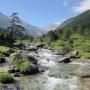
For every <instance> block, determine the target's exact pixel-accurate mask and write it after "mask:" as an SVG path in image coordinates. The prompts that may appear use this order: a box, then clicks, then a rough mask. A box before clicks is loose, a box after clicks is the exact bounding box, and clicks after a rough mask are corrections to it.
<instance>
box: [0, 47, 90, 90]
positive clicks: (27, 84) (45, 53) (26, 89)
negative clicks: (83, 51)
mask: <svg viewBox="0 0 90 90" xmlns="http://www.w3.org/2000/svg"><path fill="white" fill-rule="evenodd" d="M31 48H33V50H31ZM13 55H15V53H13V54H11V57H10V58H9V57H8V58H6V59H7V62H9V61H10V60H11V61H12V57H13ZM20 55H21V56H22V57H23V58H28V59H29V60H30V62H32V63H33V64H35V66H37V67H38V68H39V73H36V74H34V75H26V76H20V77H15V82H14V83H13V84H0V89H1V88H3V89H4V88H14V89H16V88H17V87H18V88H20V90H67V89H68V90H84V89H82V87H84V85H87V84H86V83H87V81H86V82H84V83H81V81H82V80H83V78H87V77H81V75H85V73H87V74H90V63H89V62H80V61H79V60H78V59H71V58H67V57H64V56H62V55H57V54H56V53H55V52H53V51H52V50H48V49H42V48H36V46H34V47H31V46H30V49H29V47H28V48H27V49H26V50H25V49H24V50H21V51H20ZM67 61H69V62H68V63H67ZM0 68H1V67H0ZM83 69H85V71H84V72H83V73H84V74H83V73H80V71H82V70H83ZM88 78H89V77H88ZM85 87H86V86H85ZM87 87H88V86H87ZM14 89H13V90H14ZM89 89H90V88H88V89H87V90H89ZM16 90H17V89H16Z"/></svg>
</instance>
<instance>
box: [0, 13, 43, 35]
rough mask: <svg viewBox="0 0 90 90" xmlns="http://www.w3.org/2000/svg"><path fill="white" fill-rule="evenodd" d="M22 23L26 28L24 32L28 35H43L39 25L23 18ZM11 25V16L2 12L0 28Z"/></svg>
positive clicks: (0, 14)
mask: <svg viewBox="0 0 90 90" xmlns="http://www.w3.org/2000/svg"><path fill="white" fill-rule="evenodd" d="M21 24H22V26H23V27H24V28H25V29H26V31H25V32H24V33H26V34H27V35H31V36H33V37H37V36H40V35H42V32H41V31H40V29H39V28H38V27H36V26H33V25H31V24H28V23H27V22H25V21H23V20H21ZM10 26H11V23H10V19H9V17H8V16H6V15H4V14H2V13H0V28H3V29H6V28H8V27H10Z"/></svg>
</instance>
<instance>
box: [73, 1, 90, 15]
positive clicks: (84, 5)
mask: <svg viewBox="0 0 90 90" xmlns="http://www.w3.org/2000/svg"><path fill="white" fill-rule="evenodd" d="M73 9H74V12H78V13H82V12H84V11H86V10H89V9H90V0H82V1H81V2H80V3H79V4H78V5H77V6H75V7H74V8H73Z"/></svg>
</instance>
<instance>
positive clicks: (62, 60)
mask: <svg viewBox="0 0 90 90" xmlns="http://www.w3.org/2000/svg"><path fill="white" fill-rule="evenodd" d="M70 62H71V60H70V58H69V57H64V58H61V59H60V60H59V63H70Z"/></svg>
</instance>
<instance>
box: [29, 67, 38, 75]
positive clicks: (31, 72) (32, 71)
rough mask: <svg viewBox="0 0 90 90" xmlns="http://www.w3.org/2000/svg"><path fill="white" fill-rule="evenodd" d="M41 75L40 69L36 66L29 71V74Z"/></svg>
mask: <svg viewBox="0 0 90 90" xmlns="http://www.w3.org/2000/svg"><path fill="white" fill-rule="evenodd" d="M36 73H39V68H38V67H37V66H35V65H32V66H31V67H30V70H29V74H36Z"/></svg>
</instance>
